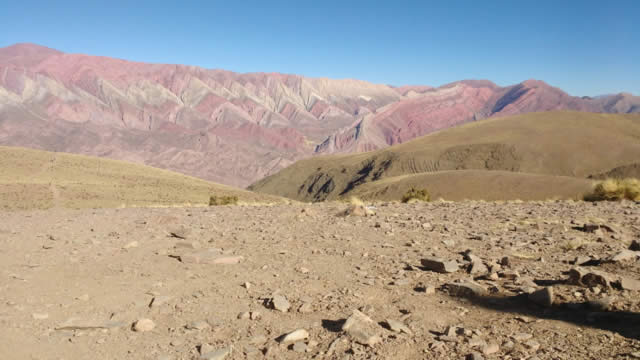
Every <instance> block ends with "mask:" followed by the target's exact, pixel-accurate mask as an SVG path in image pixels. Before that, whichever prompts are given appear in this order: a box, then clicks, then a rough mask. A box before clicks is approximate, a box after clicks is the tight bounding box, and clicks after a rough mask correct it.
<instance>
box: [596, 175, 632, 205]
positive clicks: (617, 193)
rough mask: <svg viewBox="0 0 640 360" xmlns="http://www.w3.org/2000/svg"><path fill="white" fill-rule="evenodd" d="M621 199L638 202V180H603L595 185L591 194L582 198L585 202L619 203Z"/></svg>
mask: <svg viewBox="0 0 640 360" xmlns="http://www.w3.org/2000/svg"><path fill="white" fill-rule="evenodd" d="M622 199H627V200H633V201H640V180H638V179H635V178H627V179H605V180H603V181H601V182H599V183H597V184H596V186H595V187H594V188H593V192H591V193H589V194H587V195H585V196H584V200H587V201H619V200H622Z"/></svg>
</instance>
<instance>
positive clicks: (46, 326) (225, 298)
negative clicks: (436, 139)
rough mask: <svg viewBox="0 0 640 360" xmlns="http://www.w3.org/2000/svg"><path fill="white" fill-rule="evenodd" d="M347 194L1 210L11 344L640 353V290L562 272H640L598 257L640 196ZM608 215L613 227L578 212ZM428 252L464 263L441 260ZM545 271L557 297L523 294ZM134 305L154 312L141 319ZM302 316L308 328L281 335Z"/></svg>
mask: <svg viewBox="0 0 640 360" xmlns="http://www.w3.org/2000/svg"><path fill="white" fill-rule="evenodd" d="M52 191H53V190H52ZM345 206H346V205H344V204H339V203H327V204H314V205H279V206H255V207H242V206H233V207H225V206H220V207H211V208H172V209H141V208H138V209H90V210H67V209H55V210H47V211H26V212H16V213H7V212H0V264H2V265H0V358H1V359H33V358H38V359H59V358H65V359H89V358H95V359H129V358H131V359H175V360H178V359H198V358H200V356H201V353H202V354H205V355H206V354H208V355H206V356H205V357H203V358H216V359H222V358H224V359H227V360H228V359H247V358H250V359H262V358H270V359H301V358H314V359H425V358H427V359H432V358H433V359H463V358H465V356H467V355H469V354H472V353H474V352H476V353H478V354H482V357H483V358H485V359H507V358H510V359H608V358H616V359H617V358H620V359H627V358H634V357H633V356H636V355H637V353H638V352H640V340H639V339H640V319H639V315H638V313H639V312H640V305H639V304H638V301H637V297H638V295H640V291H635V290H620V289H619V288H616V287H615V286H614V287H610V286H609V285H607V284H608V283H607V284H605V283H602V284H601V285H597V284H592V285H591V286H583V285H575V284H570V283H567V282H566V281H565V280H566V279H567V278H568V275H567V274H566V272H567V271H568V270H570V269H572V268H574V267H575V265H572V264H571V263H572V262H574V260H575V259H576V257H586V259H590V260H589V261H593V262H595V263H597V264H595V265H594V264H592V265H591V266H584V268H585V269H587V271H593V270H597V271H601V272H602V271H604V272H607V273H608V274H613V275H612V276H614V277H615V276H625V277H627V278H628V279H632V280H634V279H635V280H637V279H640V263H639V262H638V260H637V253H635V252H632V253H631V255H629V254H627V256H628V259H627V260H620V261H613V262H607V261H599V260H602V259H607V258H609V257H611V256H612V255H615V254H619V253H621V252H623V250H624V249H626V248H628V247H629V243H630V242H631V240H633V239H636V240H638V239H640V231H639V230H638V228H637V227H635V226H636V224H638V223H640V209H639V206H640V205H638V204H635V203H628V202H625V203H602V204H597V205H595V206H594V205H592V204H589V203H573V202H546V203H509V204H495V203H480V202H463V203H455V204H450V203H429V204H412V205H401V204H378V205H376V209H375V210H376V212H377V214H376V215H375V216H370V217H355V216H350V217H346V218H345V217H340V216H337V215H336V214H338V213H339V212H341V211H343V210H344V209H345ZM596 223H598V224H602V225H606V227H602V228H593V227H589V226H587V227H583V225H585V224H587V225H593V224H596ZM171 233H173V235H168V234H171ZM181 238H184V239H181ZM466 250H471V251H472V254H473V255H474V256H477V259H479V260H477V259H476V260H475V262H470V261H467V260H465V258H464V256H463V255H462V253H464V252H465V251H466ZM432 256H436V257H439V258H442V259H444V260H445V261H453V262H455V263H456V264H457V266H460V269H459V270H457V271H454V272H452V273H439V272H435V271H431V270H429V269H428V266H426V265H425V263H424V262H423V259H427V258H429V257H432ZM505 257H506V260H503V259H504V258H505ZM472 259H473V258H472ZM595 260H598V261H595ZM478 261H480V263H478ZM580 261H581V262H582V261H583V260H580ZM584 261H587V260H584ZM471 264H473V265H471ZM499 264H501V265H499ZM423 265H425V266H423ZM468 268H470V269H474V268H475V270H472V271H474V274H469V273H467V271H468ZM474 279H475V280H474ZM460 281H462V282H468V281H474V283H473V284H475V285H477V286H479V287H480V288H479V289H475V290H474V289H473V286H475V285H473V286H472V290H473V291H472V290H469V289H468V288H467V289H466V290H465V288H464V287H460V286H457V287H456V285H455V284H456V283H458V282H460ZM603 284H604V285H603ZM605 285H606V286H605ZM549 286H553V297H552V300H553V305H551V306H549V307H545V306H542V305H539V304H538V303H536V302H534V301H532V300H530V299H529V296H528V295H527V292H530V291H545V289H546V288H547V287H549ZM480 289H482V290H480ZM470 291H471V292H470ZM473 294H475V295H473ZM537 300H540V299H537ZM537 300H536V301H537ZM543 302H544V296H543V297H542V301H539V303H540V304H542V303H543ZM287 305H288V306H287ZM274 306H275V307H276V308H277V309H274ZM287 307H288V309H287ZM278 309H281V310H285V309H286V310H285V311H279V310H278ZM357 309H360V311H361V312H362V313H363V314H365V315H366V317H369V318H370V319H371V320H372V322H370V323H367V322H366V321H365V322H364V323H358V322H357V324H358V326H361V327H362V329H363V330H362V331H360V332H359V333H360V334H365V335H363V336H364V340H363V338H362V336H360V337H359V335H357V334H356V332H353V331H350V330H346V331H343V329H342V327H343V326H344V324H345V320H346V319H347V318H349V317H351V316H352V314H353V313H354V310H357ZM621 318H623V319H624V321H621ZM140 319H149V320H151V321H152V322H153V324H154V325H155V326H153V328H152V329H150V331H133V330H132V325H133V324H134V323H135V322H136V321H138V320H140ZM365 319H366V318H365ZM144 323H145V322H141V323H140V324H141V325H140V326H141V327H142V325H143V324H144ZM147 325H148V324H147ZM149 328H151V326H150V327H149ZM298 329H304V330H305V331H306V332H307V333H308V336H306V334H305V333H304V332H298V333H297V334H302V335H303V336H302V338H301V339H300V340H299V341H296V342H291V343H280V342H278V341H277V340H276V339H279V338H280V337H281V335H284V334H287V333H289V332H291V331H294V330H298ZM140 330H145V329H140ZM369 340H370V341H371V343H374V342H375V344H374V345H373V346H367V345H362V344H360V343H359V342H367V341H369ZM216 352H217V353H216ZM226 352H229V353H228V354H227V355H225V356H223V355H222V354H223V353H226ZM214 354H217V355H216V356H219V357H215V356H214ZM478 358H480V357H475V359H478Z"/></svg>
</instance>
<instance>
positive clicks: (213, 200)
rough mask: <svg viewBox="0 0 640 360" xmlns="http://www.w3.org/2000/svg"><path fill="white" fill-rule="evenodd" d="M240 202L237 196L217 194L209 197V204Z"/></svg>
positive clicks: (233, 203)
mask: <svg viewBox="0 0 640 360" xmlns="http://www.w3.org/2000/svg"><path fill="white" fill-rule="evenodd" d="M237 203H238V197H237V196H215V195H211V196H210V197H209V206H218V205H235V204H237Z"/></svg>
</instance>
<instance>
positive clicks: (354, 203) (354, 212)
mask: <svg viewBox="0 0 640 360" xmlns="http://www.w3.org/2000/svg"><path fill="white" fill-rule="evenodd" d="M340 215H341V216H372V215H375V212H374V211H373V210H371V209H369V208H368V207H367V206H366V205H365V204H364V202H362V200H360V199H358V198H357V197H355V196H352V197H351V198H350V199H349V207H348V208H347V209H346V210H345V211H343V212H342V213H340Z"/></svg>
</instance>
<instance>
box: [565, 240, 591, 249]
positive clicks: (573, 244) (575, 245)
mask: <svg viewBox="0 0 640 360" xmlns="http://www.w3.org/2000/svg"><path fill="white" fill-rule="evenodd" d="M585 244H587V241H586V240H585V239H583V238H573V239H570V240H567V241H565V242H564V243H562V244H561V245H560V248H561V249H562V250H564V251H569V250H577V249H579V248H581V247H583V246H584V245H585Z"/></svg>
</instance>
